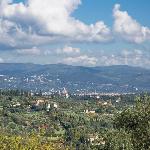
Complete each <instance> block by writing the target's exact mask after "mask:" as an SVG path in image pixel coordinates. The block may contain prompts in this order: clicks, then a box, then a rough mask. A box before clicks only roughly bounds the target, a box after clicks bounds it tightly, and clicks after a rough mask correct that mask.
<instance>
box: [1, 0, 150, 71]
mask: <svg viewBox="0 0 150 150" xmlns="http://www.w3.org/2000/svg"><path fill="white" fill-rule="evenodd" d="M149 10H150V0H136V1H133V0H132V1H131V0H42V1H41V0H0V63H11V62H15V63H20V62H23V63H38V64H55V63H65V64H70V65H82V66H102V65H132V66H140V67H145V68H150V15H149Z"/></svg>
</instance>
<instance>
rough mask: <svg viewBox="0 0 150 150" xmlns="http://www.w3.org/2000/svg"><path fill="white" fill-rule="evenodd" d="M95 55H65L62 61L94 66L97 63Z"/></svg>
mask: <svg viewBox="0 0 150 150" xmlns="http://www.w3.org/2000/svg"><path fill="white" fill-rule="evenodd" d="M97 61H98V60H97V58H96V57H89V56H87V55H81V56H77V57H67V58H65V59H63V63H65V64H69V65H85V66H95V65H96V63H97Z"/></svg>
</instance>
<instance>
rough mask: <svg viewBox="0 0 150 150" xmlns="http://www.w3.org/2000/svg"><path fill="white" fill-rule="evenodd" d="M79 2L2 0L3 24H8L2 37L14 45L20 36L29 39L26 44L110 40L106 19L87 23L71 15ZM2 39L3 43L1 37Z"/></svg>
mask: <svg viewBox="0 0 150 150" xmlns="http://www.w3.org/2000/svg"><path fill="white" fill-rule="evenodd" d="M80 4H81V1H80V0H61V1H60V0H44V1H41V0H28V1H27V3H26V4H23V3H17V4H15V3H13V2H12V0H0V18H1V23H2V24H5V23H6V22H7V24H9V27H7V28H4V27H3V28H2V29H1V30H2V31H1V32H5V33H3V36H6V37H5V39H9V40H10V42H11V44H12V45H13V46H18V43H19V42H17V40H19V39H22V40H24V41H25V40H27V42H26V43H25V44H27V43H29V42H30V44H31V45H32V42H34V44H35V43H38V42H40V43H42V42H45V40H46V42H49V41H57V40H70V41H86V42H87V41H90V42H93V41H94V42H106V41H109V40H111V39H112V36H111V31H110V29H109V28H108V27H107V26H106V25H105V24H104V22H103V21H98V22H97V23H95V24H91V25H87V24H85V23H84V22H82V21H80V20H77V19H75V18H74V17H72V16H71V15H72V13H73V12H74V11H75V9H77V8H78V5H80ZM3 30H4V31H3ZM12 32H13V33H12ZM5 34H6V35H5ZM27 37H29V38H27ZM42 38H43V39H42ZM41 39H42V40H41ZM0 42H1V43H2V42H4V41H3V39H2V38H0ZM4 43H5V42H4ZM20 43H23V42H21V41H20ZM21 45H22V44H21ZM21 45H20V46H21Z"/></svg>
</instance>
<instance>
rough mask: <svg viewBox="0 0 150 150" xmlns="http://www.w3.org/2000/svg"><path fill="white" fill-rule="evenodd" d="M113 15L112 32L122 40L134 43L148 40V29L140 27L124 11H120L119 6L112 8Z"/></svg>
mask: <svg viewBox="0 0 150 150" xmlns="http://www.w3.org/2000/svg"><path fill="white" fill-rule="evenodd" d="M113 15H114V19H115V21H114V32H115V33H117V34H118V35H119V36H121V37H122V38H123V39H125V40H127V41H129V42H134V43H142V42H144V41H146V40H150V29H149V28H148V27H145V26H141V25H140V24H139V23H138V22H137V21H136V20H134V19H133V18H132V17H131V16H129V14H128V13H127V12H126V11H121V10H120V5H119V4H116V5H115V6H114V10H113Z"/></svg>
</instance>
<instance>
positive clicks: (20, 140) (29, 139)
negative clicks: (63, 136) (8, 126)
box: [0, 133, 58, 150]
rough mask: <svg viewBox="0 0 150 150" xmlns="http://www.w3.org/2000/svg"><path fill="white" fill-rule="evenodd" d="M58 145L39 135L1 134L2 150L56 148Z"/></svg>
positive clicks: (45, 149)
mask: <svg viewBox="0 0 150 150" xmlns="http://www.w3.org/2000/svg"><path fill="white" fill-rule="evenodd" d="M56 149H58V145H56V144H54V143H51V142H49V141H47V140H41V138H40V137H38V135H30V136H21V135H20V136H18V135H9V134H6V133H1V134H0V150H56Z"/></svg>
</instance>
